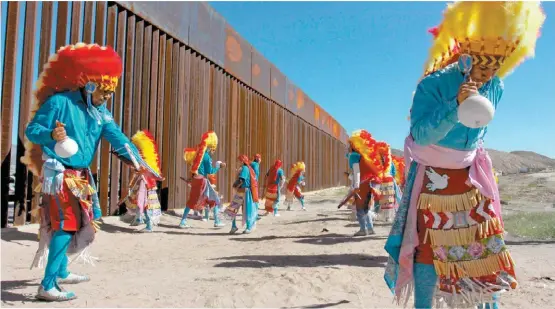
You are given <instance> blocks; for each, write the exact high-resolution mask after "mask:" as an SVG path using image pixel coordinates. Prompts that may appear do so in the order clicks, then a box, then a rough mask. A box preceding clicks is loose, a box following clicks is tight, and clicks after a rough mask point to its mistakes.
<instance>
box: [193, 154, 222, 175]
mask: <svg viewBox="0 0 555 309" xmlns="http://www.w3.org/2000/svg"><path fill="white" fill-rule="evenodd" d="M219 170H220V168H219V167H214V166H213V165H212V156H210V154H209V153H208V150H206V152H205V153H204V156H203V157H202V162H201V163H200V166H199V167H198V174H199V175H202V176H204V177H208V175H212V174H216V173H217V172H218V171H219Z"/></svg>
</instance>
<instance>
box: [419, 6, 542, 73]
mask: <svg viewBox="0 0 555 309" xmlns="http://www.w3.org/2000/svg"><path fill="white" fill-rule="evenodd" d="M544 20H545V14H544V13H543V11H542V9H541V6H540V3H539V2H529V1H495V2H494V1H492V2H490V1H461V2H456V3H453V4H449V5H448V7H447V9H446V10H445V12H444V14H443V22H442V23H441V24H440V25H439V26H438V27H436V28H433V29H432V30H430V33H432V34H433V35H434V37H435V39H434V43H433V46H432V48H431V49H430V56H429V58H428V61H427V63H426V65H425V74H424V75H428V74H431V73H433V72H435V71H437V70H439V69H441V68H443V67H445V66H446V65H448V64H450V63H452V62H454V61H456V59H457V58H458V56H459V55H460V54H470V55H471V56H472V58H473V65H486V66H491V67H495V68H499V71H498V72H497V75H498V76H499V77H504V76H506V75H508V74H509V73H511V71H512V70H514V69H515V68H516V67H517V66H518V65H519V64H520V63H521V62H523V61H524V59H526V58H527V57H533V56H534V50H535V48H536V40H537V38H538V36H539V33H540V28H541V26H542V25H543V22H544Z"/></svg>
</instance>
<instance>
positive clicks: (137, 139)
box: [131, 130, 162, 175]
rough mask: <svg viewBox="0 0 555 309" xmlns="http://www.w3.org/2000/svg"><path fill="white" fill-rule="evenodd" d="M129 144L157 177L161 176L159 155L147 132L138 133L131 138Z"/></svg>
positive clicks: (150, 135) (153, 141) (152, 137)
mask: <svg viewBox="0 0 555 309" xmlns="http://www.w3.org/2000/svg"><path fill="white" fill-rule="evenodd" d="M131 142H132V143H133V144H134V145H135V147H137V149H138V150H139V153H140V154H141V157H142V158H143V160H144V161H145V162H146V164H147V165H148V166H149V167H150V168H151V169H152V170H154V171H155V172H156V173H158V175H162V172H161V170H162V167H161V164H160V155H159V153H158V146H157V145H156V141H155V140H154V136H152V134H151V133H150V132H149V131H147V130H143V131H138V132H137V133H135V135H133V137H131Z"/></svg>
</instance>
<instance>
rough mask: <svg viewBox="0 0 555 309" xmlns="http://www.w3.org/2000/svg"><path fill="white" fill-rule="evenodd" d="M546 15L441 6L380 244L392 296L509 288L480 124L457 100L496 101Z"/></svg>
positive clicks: (463, 297)
mask: <svg viewBox="0 0 555 309" xmlns="http://www.w3.org/2000/svg"><path fill="white" fill-rule="evenodd" d="M544 19H545V16H544V14H543V12H542V10H541V7H540V4H539V3H535V2H508V1H507V2H457V3H455V4H452V5H449V6H448V8H447V10H446V11H445V13H444V20H443V22H442V23H441V25H440V26H439V27H438V28H437V29H436V32H435V35H436V38H435V41H434V44H433V47H432V49H431V55H430V60H429V61H428V64H427V65H426V68H425V77H424V78H423V79H422V80H421V81H420V82H419V84H418V87H417V90H416V94H415V96H414V100H413V105H412V111H411V117H410V119H411V128H410V136H408V137H407V138H406V140H405V151H404V153H405V160H406V161H407V162H408V163H407V166H410V169H409V172H408V176H407V179H406V184H405V190H404V198H403V201H402V203H401V206H400V207H399V210H398V213H397V216H396V218H395V222H394V224H393V227H392V229H391V232H390V236H389V238H388V240H387V242H386V246H385V249H386V250H387V252H388V253H389V254H390V259H389V261H388V265H387V267H386V273H385V280H386V282H387V284H388V286H389V287H390V288H391V290H392V291H393V292H394V293H395V295H396V298H397V301H398V302H402V303H404V304H406V303H407V302H408V299H409V298H410V296H411V294H412V291H414V306H415V307H416V308H432V305H433V304H434V300H436V301H438V302H436V304H439V301H440V300H441V299H442V300H443V302H445V303H446V304H447V305H448V306H449V307H451V308H462V307H465V308H466V307H472V306H476V305H477V304H480V303H482V304H483V303H487V304H488V306H490V304H492V303H493V307H494V308H497V298H498V293H497V292H501V291H508V290H511V289H514V288H516V286H517V281H516V278H515V269H514V262H513V260H512V258H511V255H510V253H509V251H508V248H507V246H506V244H505V241H504V239H503V233H504V232H503V221H502V218H501V205H500V200H499V192H498V188H497V185H496V183H495V180H494V175H493V172H492V167H491V160H490V158H489V156H488V154H487V152H486V151H485V150H484V148H483V147H482V145H481V143H482V141H481V140H482V139H483V137H484V135H485V133H486V130H487V127H481V128H469V127H466V126H464V125H463V124H462V123H460V122H459V121H460V119H459V114H458V110H459V109H460V108H461V107H462V106H464V104H467V102H465V100H466V99H467V98H468V97H469V96H470V95H477V94H479V95H481V96H484V97H486V98H487V99H489V100H490V101H491V102H492V103H493V106H494V107H495V106H497V105H498V104H499V102H500V99H501V96H502V94H503V83H502V81H501V78H502V77H504V76H506V75H507V74H508V73H509V72H511V71H512V70H513V69H514V68H515V67H516V66H517V65H518V64H519V63H521V62H522V61H523V60H524V59H525V58H526V57H527V56H531V55H533V53H534V47H535V42H536V39H537V35H538V33H539V30H540V28H541V25H542V23H543V21H544ZM448 47H450V48H448ZM457 58H459V59H460V60H466V59H469V60H470V59H471V65H472V70H471V71H470V72H469V76H468V77H469V78H468V79H467V78H465V77H466V76H465V74H463V71H464V70H463V69H464V68H465V67H467V66H465V64H468V62H466V61H461V63H460V65H459V63H458V62H457ZM488 104H489V103H488ZM478 116H480V115H478ZM490 307H491V306H490Z"/></svg>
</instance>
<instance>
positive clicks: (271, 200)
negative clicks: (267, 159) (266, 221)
mask: <svg viewBox="0 0 555 309" xmlns="http://www.w3.org/2000/svg"><path fill="white" fill-rule="evenodd" d="M281 166H282V162H281V160H276V161H275V162H274V165H273V166H272V167H271V168H270V170H268V172H267V173H266V191H265V198H266V202H265V204H264V208H265V210H266V213H265V215H269V214H271V213H273V214H274V216H275V217H279V213H278V210H279V199H280V197H281V194H280V191H281V187H282V185H283V182H284V180H285V176H284V174H283V169H282V168H281Z"/></svg>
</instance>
